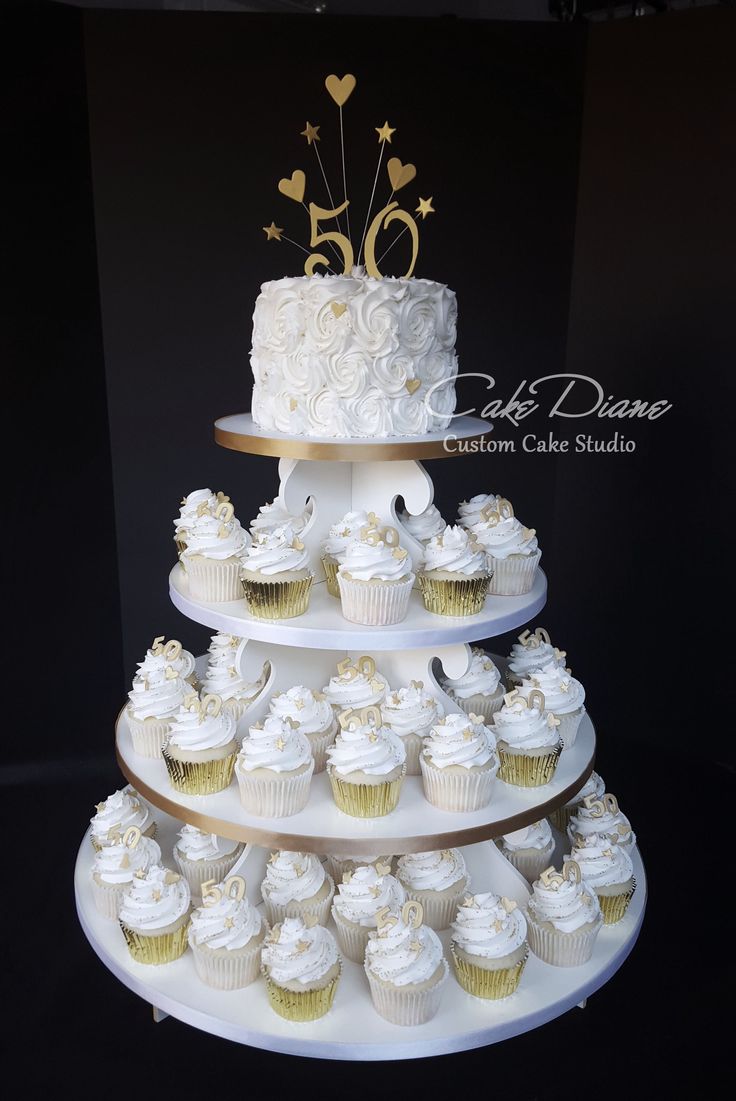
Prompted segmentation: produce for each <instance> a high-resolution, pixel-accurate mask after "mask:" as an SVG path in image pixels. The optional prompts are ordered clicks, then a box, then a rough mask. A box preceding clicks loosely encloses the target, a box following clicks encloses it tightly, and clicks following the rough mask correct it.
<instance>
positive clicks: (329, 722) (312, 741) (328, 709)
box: [268, 684, 337, 772]
mask: <svg viewBox="0 0 736 1101" xmlns="http://www.w3.org/2000/svg"><path fill="white" fill-rule="evenodd" d="M268 706H269V709H270V712H271V714H272V715H274V716H275V717H276V718H277V719H279V720H281V721H282V722H284V721H286V720H288V719H291V725H292V726H293V727H294V729H296V730H299V731H300V733H302V734H305V735H306V737H307V740H308V741H309V748H310V749H311V751H312V756H313V757H314V771H315V772H324V770H325V765H326V764H327V749H328V747H329V746H331V745H332V743H333V742H334V740H335V734H336V733H337V719H336V718H335V712H334V710H333V708H332V704H331V703H330V701H329V700H328V699H327V697H326V696H325V694H324V692H313V691H312V689H311V688H305V687H304V685H301V684H297V685H295V687H294V688H289V689H288V690H287V691H286V692H278V693H277V694H276V695H275V696H273V697H272V698H271V702H270V703H269V705H268ZM294 724H296V726H294Z"/></svg>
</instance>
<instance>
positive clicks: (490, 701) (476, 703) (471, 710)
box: [449, 685, 504, 722]
mask: <svg viewBox="0 0 736 1101" xmlns="http://www.w3.org/2000/svg"><path fill="white" fill-rule="evenodd" d="M449 695H450V698H451V699H452V700H454V701H455V703H456V704H457V705H458V707H459V708H461V710H463V711H464V712H465V714H466V715H480V717H481V718H482V719H484V720H485V721H486V722H489V721H490V720H491V719H492V718H493V716H494V715H495V714H496V712H497V711H500V710H501V708H502V707H503V697H504V688H503V685H499V686H498V688H497V689H496V691H495V692H494V693H492V695H490V696H484V695H483V694H482V693H480V692H477V693H476V694H475V695H474V696H468V698H467V699H465V700H461V699H460V698H459V697H458V696H454V695H453V694H452V693H449Z"/></svg>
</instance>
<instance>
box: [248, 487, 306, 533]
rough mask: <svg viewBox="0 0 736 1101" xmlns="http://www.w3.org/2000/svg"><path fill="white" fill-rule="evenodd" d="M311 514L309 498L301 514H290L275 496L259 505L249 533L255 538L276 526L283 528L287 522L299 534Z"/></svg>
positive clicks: (274, 528) (273, 529)
mask: <svg viewBox="0 0 736 1101" xmlns="http://www.w3.org/2000/svg"><path fill="white" fill-rule="evenodd" d="M311 516H312V502H311V499H310V500H309V502H308V503H307V507H306V508H305V509H304V512H303V513H302V514H301V516H292V515H291V513H289V512H287V511H286V509H285V508H284V506H283V505H282V504H281V501H280V500H279V498H278V497H276V498H274V500H273V501H271V502H270V503H267V504H265V505H261V507H260V508H259V509H258V515H257V516H256V518H255V520H253V522H252V523H251V525H250V531H251V535H252V536H253V538H254V539H256V538H257V537H258V536H259V535H264V534H268V533H269V532H272V531H275V530H276V528H283V527H284V526H285V525H286V524H289V525H290V527H291V528H292V530H293V531H294V532H296V534H297V535H299V534H300V532H302V531H304V529H305V527H306V526H307V524H308V522H309V520H310V518H311Z"/></svg>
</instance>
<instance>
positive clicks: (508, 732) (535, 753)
mask: <svg viewBox="0 0 736 1101" xmlns="http://www.w3.org/2000/svg"><path fill="white" fill-rule="evenodd" d="M558 726H559V719H556V718H555V716H554V715H553V714H552V713H551V712H547V711H545V704H544V696H543V695H542V693H541V692H538V693H537V695H534V694H530V696H529V700H528V701H527V700H525V699H524V697H523V696H520V695H519V693H518V691H517V690H516V689H514V691H513V692H510V693H508V695H506V696H505V697H504V705H503V707H502V708H501V710H500V711H497V712H496V714H495V715H494V716H493V729H494V731H495V734H496V741H497V745H498V756H499V759H500V761H501V766H500V768H499V770H498V775H499V779H501V780H503V781H504V782H505V783H507V784H514V785H515V786H516V787H522V788H535V787H541V786H542V785H543V784H548V783H549V781H550V780H551V779H552V777H553V776H554V774H555V771H556V769H557V762H558V761H559V759H560V753H561V752H562V739H561V738H560V735H559V732H558Z"/></svg>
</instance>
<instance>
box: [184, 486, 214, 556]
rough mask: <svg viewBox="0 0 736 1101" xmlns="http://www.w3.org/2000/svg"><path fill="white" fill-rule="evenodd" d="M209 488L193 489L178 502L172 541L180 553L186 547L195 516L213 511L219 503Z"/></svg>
mask: <svg viewBox="0 0 736 1101" xmlns="http://www.w3.org/2000/svg"><path fill="white" fill-rule="evenodd" d="M219 503H220V502H219V500H218V497H216V496H215V494H214V493H213V492H212V490H211V489H195V490H193V491H192V492H191V493H188V494H187V495H186V497H183V498H182V499H181V501H180V502H179V515H178V516H177V518H176V520H174V542H175V543H176V549H177V551H178V553H179V554H180V555H181V554H183V553H184V551H185V550H186V549H187V540H188V538H189V532H190V530H191V528H192V525H193V523H194V521H195V520H196V518H197V516H201V515H203V514H205V513H213V512H214V511H215V509H216V508H217V506H218V504H219Z"/></svg>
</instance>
